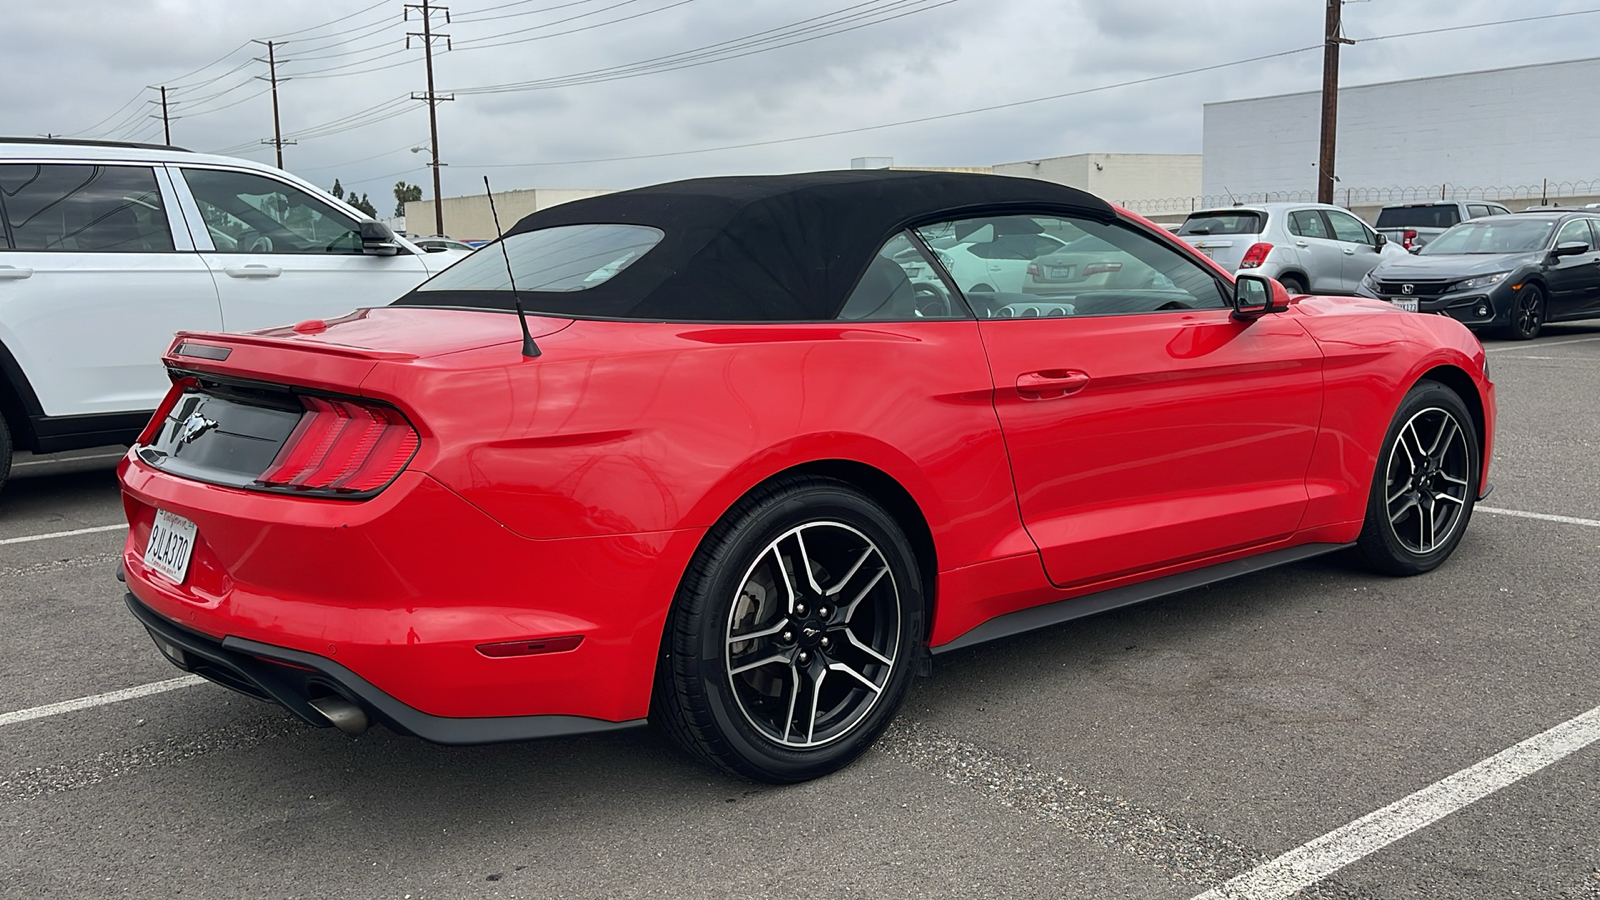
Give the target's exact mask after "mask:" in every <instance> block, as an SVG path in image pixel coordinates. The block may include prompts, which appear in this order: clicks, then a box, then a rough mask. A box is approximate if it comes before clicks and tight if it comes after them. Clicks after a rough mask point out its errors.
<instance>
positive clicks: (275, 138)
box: [251, 41, 296, 169]
mask: <svg viewBox="0 0 1600 900" xmlns="http://www.w3.org/2000/svg"><path fill="white" fill-rule="evenodd" d="M251 43H255V44H265V45H267V58H266V59H262V58H261V57H259V56H258V57H256V62H264V63H266V64H267V77H266V78H262V77H261V76H260V75H257V76H255V77H256V80H258V81H270V82H272V140H263V141H262V142H261V143H263V144H271V145H272V146H273V147H274V148H276V149H277V151H278V168H280V169H281V168H283V148H284V145H286V144H287V145H290V146H293V145H294V144H295V143H296V142H295V141H286V140H284V139H283V127H282V126H281V125H280V124H279V122H278V57H277V54H276V52H275V42H273V41H252V42H251ZM288 61H289V60H287V59H286V60H284V62H288ZM283 80H284V81H288V80H289V79H287V78H285V79H283Z"/></svg>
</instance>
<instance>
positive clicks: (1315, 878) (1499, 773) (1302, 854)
mask: <svg viewBox="0 0 1600 900" xmlns="http://www.w3.org/2000/svg"><path fill="white" fill-rule="evenodd" d="M1597 740H1600V706H1597V707H1595V708H1594V709H1591V710H1589V711H1588V712H1586V713H1583V714H1582V715H1579V716H1576V717H1574V718H1571V719H1568V720H1567V721H1565V722H1562V723H1561V724H1560V725H1557V726H1556V727H1554V728H1552V729H1550V730H1549V731H1546V732H1544V733H1542V734H1537V735H1534V736H1533V737H1531V738H1528V739H1527V740H1525V741H1523V742H1522V743H1520V744H1517V745H1516V746H1514V747H1510V748H1507V749H1505V750H1502V751H1500V752H1499V753H1496V754H1495V755H1494V756H1491V757H1489V758H1488V759H1486V760H1484V761H1483V762H1480V763H1478V764H1477V765H1475V766H1472V767H1470V768H1466V769H1462V770H1461V771H1459V772H1457V773H1455V774H1454V775H1450V776H1447V777H1445V778H1442V779H1440V780H1438V781H1435V782H1434V783H1433V784H1430V785H1428V786H1427V787H1425V788H1423V789H1422V790H1420V791H1417V792H1416V793H1415V794H1412V795H1411V796H1409V797H1405V798H1403V799H1401V800H1397V801H1395V802H1394V803H1391V804H1389V805H1388V806H1385V807H1384V808H1383V809H1380V810H1378V811H1377V812H1374V813H1370V814H1368V815H1365V816H1362V817H1361V818H1359V819H1357V820H1355V821H1354V822H1351V823H1350V824H1349V825H1345V826H1343V827H1341V828H1337V829H1334V830H1333V831H1330V832H1328V833H1327V834H1325V835H1323V836H1322V837H1319V838H1317V839H1316V840H1314V841H1311V842H1310V843H1308V844H1302V845H1301V846H1299V847H1296V848H1295V849H1293V850H1290V851H1289V852H1288V853H1285V854H1284V855H1282V856H1280V857H1278V858H1277V859H1274V860H1272V861H1271V862H1268V863H1264V864H1262V865H1260V866H1257V867H1256V868H1254V869H1251V870H1250V871H1248V872H1246V873H1244V874H1243V875H1240V876H1239V877H1237V878H1233V879H1230V880H1229V881H1228V882H1227V883H1225V884H1223V885H1222V886H1221V887H1216V888H1212V889H1211V890H1209V891H1206V892H1205V893H1204V894H1201V895H1199V896H1197V897H1195V898H1194V900H1284V898H1286V897H1289V896H1291V895H1293V894H1295V893H1296V892H1298V891H1301V890H1304V889H1305V888H1308V887H1310V886H1311V885H1313V884H1316V883H1317V882H1319V881H1321V880H1322V879H1324V878H1327V877H1328V876H1329V875H1332V874H1333V873H1334V872H1337V871H1338V870H1340V869H1342V868H1344V867H1345V866H1348V865H1350V864H1351V863H1353V862H1355V861H1356V860H1359V859H1361V858H1363V857H1365V856H1368V855H1369V854H1372V853H1375V852H1377V851H1379V850H1381V849H1383V848H1384V847H1387V846H1389V845H1390V844H1392V843H1394V842H1395V841H1398V840H1400V839H1401V838H1403V837H1406V836H1407V835H1410V834H1413V833H1415V832H1417V831H1420V830H1422V829H1423V828H1426V827H1428V826H1429V825H1432V824H1433V823H1434V822H1437V821H1439V820H1440V819H1442V818H1444V817H1445V816H1448V815H1450V814H1451V813H1453V812H1455V811H1456V810H1458V809H1462V808H1463V807H1466V806H1469V805H1471V804H1473V803H1476V802H1478V801H1479V800H1482V799H1483V798H1485V797H1487V796H1489V795H1490V794H1492V793H1494V792H1495V791H1498V790H1500V789H1501V788H1503V787H1507V786H1510V785H1513V784H1516V783H1517V782H1518V781H1521V780H1522V779H1524V778H1526V777H1528V776H1529V775H1532V774H1533V773H1535V772H1537V771H1539V770H1540V769H1543V768H1544V767H1546V766H1548V765H1550V764H1551V763H1554V762H1557V761H1559V760H1561V759H1564V758H1565V757H1567V756H1570V755H1572V754H1573V753H1576V752H1578V751H1579V750H1582V749H1583V748H1584V747H1587V746H1589V745H1590V744H1592V743H1594V742H1595V741H1597Z"/></svg>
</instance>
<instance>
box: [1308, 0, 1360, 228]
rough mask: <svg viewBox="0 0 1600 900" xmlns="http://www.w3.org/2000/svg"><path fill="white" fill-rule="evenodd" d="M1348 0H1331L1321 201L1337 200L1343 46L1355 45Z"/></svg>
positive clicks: (1319, 170) (1319, 173)
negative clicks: (1346, 19) (1346, 26)
mask: <svg viewBox="0 0 1600 900" xmlns="http://www.w3.org/2000/svg"><path fill="white" fill-rule="evenodd" d="M1343 6H1344V0H1328V22H1327V28H1326V30H1325V37H1324V44H1323V49H1322V145H1321V148H1320V149H1319V152H1318V154H1317V202H1318V203H1332V202H1333V182H1334V178H1333V174H1334V173H1333V159H1334V143H1335V140H1336V138H1337V131H1338V128H1339V45H1340V44H1354V43H1355V41H1352V40H1350V39H1349V38H1347V37H1345V36H1344V35H1343V33H1342V32H1343V22H1342V16H1341V13H1342V11H1343V9H1342V8H1343Z"/></svg>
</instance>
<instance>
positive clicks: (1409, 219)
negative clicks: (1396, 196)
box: [1378, 203, 1461, 228]
mask: <svg viewBox="0 0 1600 900" xmlns="http://www.w3.org/2000/svg"><path fill="white" fill-rule="evenodd" d="M1460 221H1461V211H1460V210H1458V209H1456V206H1455V204H1453V203H1451V204H1430V205H1427V206H1390V207H1385V208H1384V209H1383V210H1381V211H1379V213H1378V227H1379V228H1449V227H1450V226H1451V225H1454V224H1456V223H1457V222H1460Z"/></svg>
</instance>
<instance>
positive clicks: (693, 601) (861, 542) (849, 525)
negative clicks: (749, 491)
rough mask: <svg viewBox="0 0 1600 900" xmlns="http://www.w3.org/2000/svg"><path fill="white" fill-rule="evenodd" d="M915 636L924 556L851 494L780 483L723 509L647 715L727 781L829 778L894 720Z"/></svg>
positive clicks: (674, 621)
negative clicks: (732, 777) (735, 777)
mask: <svg viewBox="0 0 1600 900" xmlns="http://www.w3.org/2000/svg"><path fill="white" fill-rule="evenodd" d="M922 621H923V606H922V592H921V581H920V577H919V575H918V570H917V566H916V561H915V557H914V555H913V553H912V550H911V547H910V544H909V542H908V541H907V539H906V537H905V534H904V532H903V531H902V530H901V528H900V526H899V524H898V523H897V522H896V521H895V520H894V518H893V517H892V516H890V515H889V514H888V513H887V512H886V511H885V510H884V509H883V508H882V507H881V506H880V505H878V504H877V503H875V502H874V501H873V500H872V499H870V498H869V497H867V496H865V495H863V494H862V493H861V492H860V491H858V490H856V489H855V488H854V487H852V486H850V485H848V484H845V483H843V482H839V481H835V480H832V479H827V478H818V477H807V476H800V477H794V478H788V479H782V480H779V481H776V482H774V483H772V484H769V485H768V486H766V487H765V488H762V489H760V490H758V491H757V492H756V493H755V494H753V495H752V496H750V497H747V498H746V499H744V500H741V501H740V502H739V504H737V505H736V506H735V507H734V508H733V509H732V510H730V511H729V513H728V514H727V515H726V516H724V517H723V520H722V521H721V522H719V523H718V525H717V526H716V527H715V528H714V529H712V532H711V533H710V534H709V535H707V538H706V540H705V542H704V543H703V545H702V547H701V550H700V552H699V554H697V556H696V559H695V561H694V563H692V564H691V566H690V571H689V573H688V575H687V576H686V577H685V579H684V584H683V586H682V587H681V588H680V589H679V592H678V597H677V599H676V600H675V602H674V607H673V611H672V615H671V618H670V619H669V622H668V630H667V635H666V639H665V641H664V643H663V650H664V653H663V658H662V665H661V668H660V674H659V676H658V678H657V681H656V691H655V695H654V698H653V704H654V709H653V712H652V716H653V718H655V720H656V721H657V722H658V723H659V724H661V726H662V727H663V728H665V729H666V731H667V732H668V734H669V735H671V736H672V737H673V738H674V739H675V740H677V741H678V743H680V744H682V745H683V746H685V747H686V748H687V749H689V750H690V751H691V752H693V753H695V754H696V755H698V756H700V757H701V758H703V759H706V760H707V761H709V762H712V763H713V764H715V765H717V766H719V767H721V768H723V769H725V770H727V771H730V772H734V773H737V774H740V775H743V776H745V777H748V778H754V779H757V780H761V781H771V782H790V781H801V780H804V779H807V778H814V777H817V776H818V775H823V774H826V773H828V772H831V771H834V770H835V769H838V768H839V767H841V766H843V765H845V764H847V763H848V762H850V761H851V760H852V759H854V758H855V757H856V756H858V755H859V754H860V753H861V752H862V751H863V750H865V749H866V748H867V747H868V746H869V745H870V744H871V743H872V741H873V740H874V739H875V738H876V737H877V735H878V733H879V732H881V731H882V730H883V727H884V726H885V725H887V724H888V722H889V720H890V718H892V717H893V715H894V712H895V709H896V708H897V707H898V706H899V705H900V701H901V700H902V699H903V698H904V696H905V691H906V689H907V688H908V687H909V685H910V678H911V670H912V669H913V668H914V666H913V665H912V662H913V661H914V660H915V658H916V654H917V653H918V652H919V649H920V642H921V639H922Z"/></svg>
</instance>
